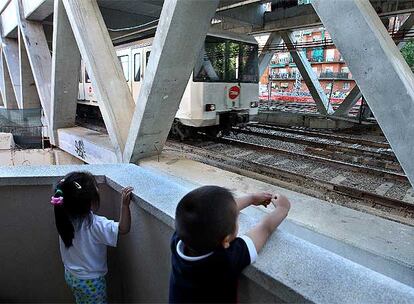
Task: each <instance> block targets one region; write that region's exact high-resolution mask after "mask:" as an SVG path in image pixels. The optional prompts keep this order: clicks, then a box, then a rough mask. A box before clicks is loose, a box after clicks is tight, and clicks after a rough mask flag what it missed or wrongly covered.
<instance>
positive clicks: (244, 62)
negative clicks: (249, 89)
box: [240, 44, 259, 82]
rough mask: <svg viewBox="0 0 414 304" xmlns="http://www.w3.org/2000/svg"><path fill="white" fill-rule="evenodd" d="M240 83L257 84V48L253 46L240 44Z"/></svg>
mask: <svg viewBox="0 0 414 304" xmlns="http://www.w3.org/2000/svg"><path fill="white" fill-rule="evenodd" d="M240 66H241V71H240V81H241V82H258V81H259V79H258V74H259V71H258V66H259V58H258V57H257V46H256V45H254V44H242V45H241V46H240Z"/></svg>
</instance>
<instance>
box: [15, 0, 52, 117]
mask: <svg viewBox="0 0 414 304" xmlns="http://www.w3.org/2000/svg"><path fill="white" fill-rule="evenodd" d="M13 1H14V4H15V6H16V12H17V21H18V24H19V28H20V31H21V34H22V38H23V39H22V40H23V41H24V44H25V48H26V51H27V56H28V58H29V62H30V66H31V68H32V73H33V77H34V80H35V83H36V88H37V93H38V94H39V98H40V102H41V104H42V108H43V111H44V115H45V117H46V121H47V122H48V123H49V120H50V94H51V93H50V83H51V72H52V57H51V55H50V50H49V47H48V44H47V41H46V36H45V33H44V30H43V26H42V24H41V23H40V22H36V21H28V20H26V19H25V17H24V13H23V6H22V0H13Z"/></svg>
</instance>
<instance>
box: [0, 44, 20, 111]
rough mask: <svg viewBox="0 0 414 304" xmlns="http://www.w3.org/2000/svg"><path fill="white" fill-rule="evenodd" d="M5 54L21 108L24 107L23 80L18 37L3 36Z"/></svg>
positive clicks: (6, 63) (6, 64)
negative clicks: (21, 86) (21, 87)
mask: <svg viewBox="0 0 414 304" xmlns="http://www.w3.org/2000/svg"><path fill="white" fill-rule="evenodd" d="M2 45H3V55H4V59H5V66H4V67H5V68H7V70H8V75H9V77H10V81H11V84H12V87H13V91H14V96H15V98H16V101H17V105H18V107H19V108H21V107H22V102H21V100H22V98H21V90H20V85H21V80H20V71H19V66H20V62H19V43H18V40H17V39H13V38H2Z"/></svg>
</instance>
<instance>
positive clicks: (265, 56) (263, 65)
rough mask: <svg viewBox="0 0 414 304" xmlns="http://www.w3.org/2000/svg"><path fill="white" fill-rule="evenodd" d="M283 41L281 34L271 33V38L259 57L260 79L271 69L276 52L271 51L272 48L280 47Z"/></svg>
mask: <svg viewBox="0 0 414 304" xmlns="http://www.w3.org/2000/svg"><path fill="white" fill-rule="evenodd" d="M281 41H282V38H281V37H280V35H279V33H277V32H272V33H270V35H269V38H267V41H266V44H265V45H264V47H263V50H262V52H261V53H260V55H259V77H261V76H262V75H263V74H264V72H265V70H266V69H267V68H268V67H269V64H270V61H271V60H272V57H273V55H274V54H275V51H273V50H271V48H272V47H275V46H277V45H279V44H280V42H281Z"/></svg>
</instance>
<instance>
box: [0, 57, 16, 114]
mask: <svg viewBox="0 0 414 304" xmlns="http://www.w3.org/2000/svg"><path fill="white" fill-rule="evenodd" d="M0 57H1V58H0V91H1V95H2V99H3V106H4V107H5V108H6V109H18V105H17V100H16V95H15V93H14V89H13V85H12V82H11V79H10V75H9V70H8V68H7V64H6V60H5V58H4V54H3V52H0Z"/></svg>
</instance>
